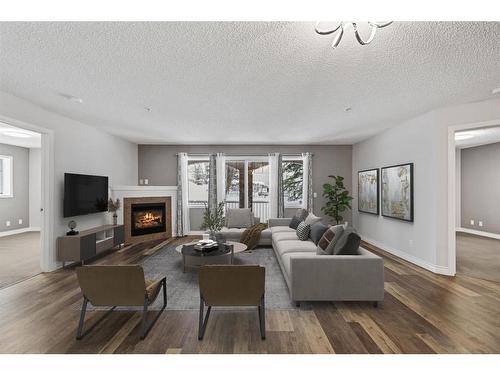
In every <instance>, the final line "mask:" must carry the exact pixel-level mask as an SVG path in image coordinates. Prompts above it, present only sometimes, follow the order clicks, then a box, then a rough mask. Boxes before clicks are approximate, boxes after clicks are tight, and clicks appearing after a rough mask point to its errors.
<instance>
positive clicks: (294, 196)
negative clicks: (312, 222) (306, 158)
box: [282, 159, 304, 208]
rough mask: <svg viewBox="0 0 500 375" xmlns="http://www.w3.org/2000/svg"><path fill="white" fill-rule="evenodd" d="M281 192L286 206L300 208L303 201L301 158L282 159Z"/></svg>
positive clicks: (302, 165)
mask: <svg viewBox="0 0 500 375" xmlns="http://www.w3.org/2000/svg"><path fill="white" fill-rule="evenodd" d="M282 167H283V193H284V196H285V207H286V208H300V207H302V203H303V199H302V197H303V190H302V187H303V182H304V164H303V161H302V160H298V159H297V160H295V159H284V160H283V162H282Z"/></svg>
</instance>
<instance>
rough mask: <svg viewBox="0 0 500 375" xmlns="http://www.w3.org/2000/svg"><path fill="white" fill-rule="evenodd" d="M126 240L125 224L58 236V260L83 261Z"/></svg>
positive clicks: (103, 226)
mask: <svg viewBox="0 0 500 375" xmlns="http://www.w3.org/2000/svg"><path fill="white" fill-rule="evenodd" d="M124 242H125V227H124V226H123V225H102V226H100V227H95V228H91V229H87V230H82V231H80V233H78V234H75V235H71V236H68V235H66V236H61V237H58V238H57V260H59V261H62V262H63V267H64V266H65V265H66V262H81V263H82V264H84V263H85V262H86V261H87V260H89V259H91V258H94V257H95V256H97V255H99V254H101V253H103V252H105V251H107V250H111V249H113V248H115V247H117V246H121V245H122V244H123V243H124Z"/></svg>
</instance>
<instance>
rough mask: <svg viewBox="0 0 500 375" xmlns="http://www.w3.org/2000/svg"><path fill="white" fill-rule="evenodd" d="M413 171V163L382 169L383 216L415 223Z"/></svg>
mask: <svg viewBox="0 0 500 375" xmlns="http://www.w3.org/2000/svg"><path fill="white" fill-rule="evenodd" d="M413 169H414V166H413V163H403V164H397V165H391V166H388V167H383V168H381V176H380V182H381V190H382V191H381V204H382V207H381V213H382V216H384V217H389V218H392V219H398V220H402V221H407V222H413V220H414V192H413V186H414V172H413Z"/></svg>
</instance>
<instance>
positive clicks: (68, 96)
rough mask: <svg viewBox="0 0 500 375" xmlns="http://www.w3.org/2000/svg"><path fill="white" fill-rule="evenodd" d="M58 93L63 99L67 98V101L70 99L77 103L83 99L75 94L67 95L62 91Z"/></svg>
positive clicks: (80, 102)
mask: <svg viewBox="0 0 500 375" xmlns="http://www.w3.org/2000/svg"><path fill="white" fill-rule="evenodd" d="M59 95H61V96H62V97H63V98H65V99H68V100H69V101H72V102H75V103H78V104H82V103H83V99H82V98H78V97H76V96H73V95H69V94H64V93H60V94H59Z"/></svg>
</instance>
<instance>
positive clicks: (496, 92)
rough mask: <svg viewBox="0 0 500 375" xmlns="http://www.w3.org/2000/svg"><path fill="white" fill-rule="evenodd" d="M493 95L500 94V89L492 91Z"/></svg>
mask: <svg viewBox="0 0 500 375" xmlns="http://www.w3.org/2000/svg"><path fill="white" fill-rule="evenodd" d="M491 93H492V94H493V95H496V94H500V87H497V88H496V89H493V90H491Z"/></svg>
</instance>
